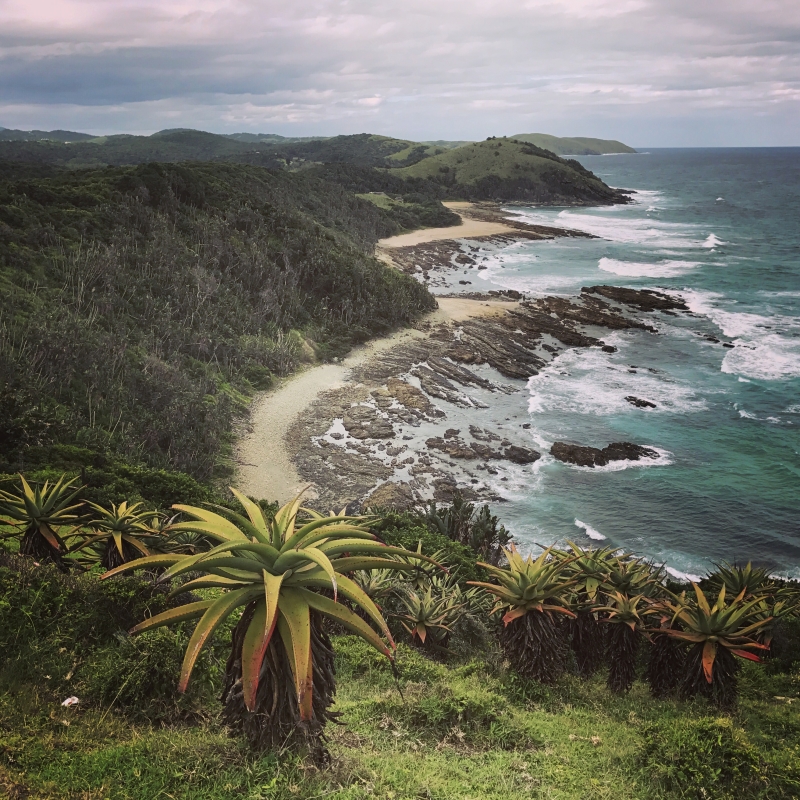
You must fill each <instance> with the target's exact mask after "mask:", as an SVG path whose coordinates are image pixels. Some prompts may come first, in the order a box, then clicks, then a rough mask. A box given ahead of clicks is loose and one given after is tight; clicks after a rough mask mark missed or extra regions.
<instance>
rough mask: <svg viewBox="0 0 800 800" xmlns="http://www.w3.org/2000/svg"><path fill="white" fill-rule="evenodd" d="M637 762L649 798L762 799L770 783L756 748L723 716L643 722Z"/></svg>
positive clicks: (682, 717) (701, 799)
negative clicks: (645, 723)
mask: <svg viewBox="0 0 800 800" xmlns="http://www.w3.org/2000/svg"><path fill="white" fill-rule="evenodd" d="M637 762H638V765H639V768H640V771H641V776H642V780H643V782H644V785H645V786H648V787H649V791H650V796H651V797H653V798H664V800H667V798H669V799H670V800H672V798H675V799H676V800H678V799H680V800H740V799H741V798H744V797H747V798H757V797H766V796H767V795H766V794H765V791H766V790H767V788H768V786H769V783H770V780H769V775H768V773H767V771H766V768H765V766H764V763H763V762H762V759H761V758H760V754H759V752H758V750H757V748H756V747H755V746H754V745H753V744H752V743H751V742H750V740H749V739H748V737H747V735H746V734H745V732H744V730H742V729H741V728H739V727H737V726H736V725H735V723H734V722H733V721H732V720H731V719H730V718H728V717H703V716H701V717H692V716H689V715H687V716H681V717H679V718H674V719H666V720H659V721H656V722H653V723H650V724H647V725H645V726H644V727H643V728H642V742H641V745H640V748H639V751H638V753H637ZM775 796H776V797H777V796H784V797H787V798H788V795H775Z"/></svg>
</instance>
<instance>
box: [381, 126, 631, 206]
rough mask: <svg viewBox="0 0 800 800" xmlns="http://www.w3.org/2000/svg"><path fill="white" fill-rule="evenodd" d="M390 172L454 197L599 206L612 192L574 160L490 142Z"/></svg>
mask: <svg viewBox="0 0 800 800" xmlns="http://www.w3.org/2000/svg"><path fill="white" fill-rule="evenodd" d="M392 174H394V175H397V176H398V177H402V178H416V179H427V180H429V181H434V182H437V183H439V184H440V185H442V186H443V187H446V188H447V192H448V194H449V195H450V196H452V197H454V198H466V199H504V200H532V201H539V202H586V203H602V202H614V201H615V200H616V201H619V196H618V195H617V193H616V192H614V191H613V190H612V189H610V188H609V187H608V186H606V185H605V184H604V183H603V182H602V181H601V180H600V179H599V178H597V177H596V176H595V175H593V174H592V173H591V172H589V171H588V170H586V169H584V168H583V167H582V166H581V165H580V164H578V162H576V161H567V160H564V159H561V158H559V157H558V156H556V155H554V154H552V153H550V152H548V151H546V150H542V149H541V148H538V147H536V146H534V145H531V144H527V143H522V142H517V141H514V140H511V139H489V140H487V141H485V142H477V143H475V144H471V145H465V146H464V147H459V148H457V149H455V150H449V151H447V152H445V153H442V154H441V155H438V156H434V157H431V158H426V159H425V160H423V161H420V162H418V163H417V164H414V165H412V166H409V167H404V168H401V169H396V170H393V171H392Z"/></svg>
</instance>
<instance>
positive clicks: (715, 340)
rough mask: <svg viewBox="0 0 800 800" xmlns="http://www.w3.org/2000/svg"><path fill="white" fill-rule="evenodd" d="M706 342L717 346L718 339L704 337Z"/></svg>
mask: <svg viewBox="0 0 800 800" xmlns="http://www.w3.org/2000/svg"><path fill="white" fill-rule="evenodd" d="M706 341H707V342H713V343H714V344H719V339H717V337H716V336H706Z"/></svg>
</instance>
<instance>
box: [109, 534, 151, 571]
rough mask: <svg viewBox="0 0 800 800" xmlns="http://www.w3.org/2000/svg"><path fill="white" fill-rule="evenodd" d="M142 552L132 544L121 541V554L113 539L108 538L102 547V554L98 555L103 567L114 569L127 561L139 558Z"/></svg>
mask: <svg viewBox="0 0 800 800" xmlns="http://www.w3.org/2000/svg"><path fill="white" fill-rule="evenodd" d="M141 557H142V554H141V552H139V551H138V550H137V549H136V548H135V547H134V546H133V545H131V544H128V542H126V541H123V542H122V555H120V552H119V549H118V548H117V545H116V544H115V543H114V540H113V539H109V540H108V542H107V543H106V546H105V547H104V548H103V555H102V556H101V557H100V564H101V565H102V566H103V569H116V568H117V567H121V566H122V565H123V564H127V563H128V562H129V561H133V560H134V559H137V558H141Z"/></svg>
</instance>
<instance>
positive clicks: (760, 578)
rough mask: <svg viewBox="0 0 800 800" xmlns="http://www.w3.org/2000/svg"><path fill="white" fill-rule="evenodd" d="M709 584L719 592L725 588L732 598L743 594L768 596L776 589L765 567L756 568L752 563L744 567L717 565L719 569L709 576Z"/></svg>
mask: <svg viewBox="0 0 800 800" xmlns="http://www.w3.org/2000/svg"><path fill="white" fill-rule="evenodd" d="M708 582H709V583H710V584H711V586H713V587H714V589H716V590H717V591H719V590H720V589H721V588H722V587H723V586H724V587H725V591H726V592H727V593H728V594H729V595H731V596H732V597H736V596H737V595H738V594H740V593H741V592H744V597H755V596H756V595H764V594H767V593H769V592H771V591H772V590H773V589H774V588H775V582H774V581H773V580H772V579H771V578H770V576H769V572H768V571H767V570H766V569H764V568H763V567H754V566H753V564H752V562H750V561H748V562H747V565H746V566H744V567H740V566H738V565H736V564H729V563H727V562H723V563H722V564H717V569H716V570H715V571H714V572H712V573H711V574H710V575H709V576H708Z"/></svg>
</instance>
